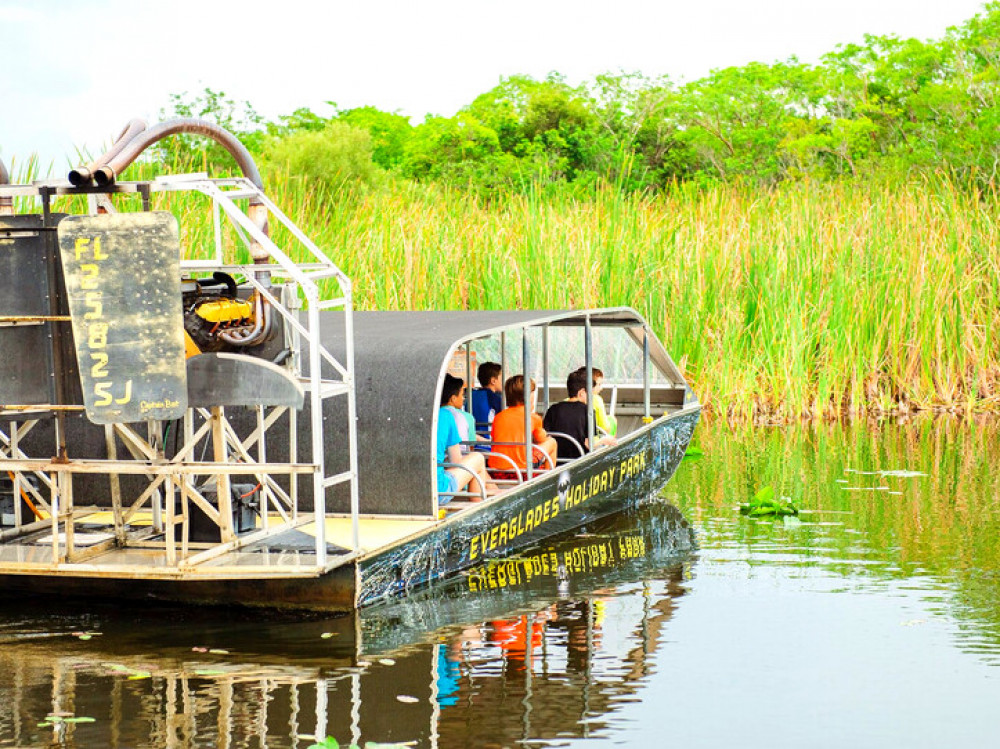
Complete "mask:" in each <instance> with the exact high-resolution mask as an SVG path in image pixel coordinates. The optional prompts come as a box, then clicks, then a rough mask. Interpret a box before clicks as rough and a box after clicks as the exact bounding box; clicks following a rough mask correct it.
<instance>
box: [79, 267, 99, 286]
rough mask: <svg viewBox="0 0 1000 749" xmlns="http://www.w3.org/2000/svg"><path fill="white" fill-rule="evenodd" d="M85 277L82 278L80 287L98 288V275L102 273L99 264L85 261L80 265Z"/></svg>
mask: <svg viewBox="0 0 1000 749" xmlns="http://www.w3.org/2000/svg"><path fill="white" fill-rule="evenodd" d="M80 271H81V272H82V273H83V277H82V278H81V279H80V288H81V289H83V290H84V291H87V290H88V289H96V288H97V277H98V276H100V275H101V269H100V267H99V266H97V265H94V264H93V263H85V264H84V265H81V266H80Z"/></svg>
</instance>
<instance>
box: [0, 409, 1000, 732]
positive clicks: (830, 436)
mask: <svg viewBox="0 0 1000 749" xmlns="http://www.w3.org/2000/svg"><path fill="white" fill-rule="evenodd" d="M696 442H697V444H698V445H699V447H700V448H701V449H702V450H703V452H704V454H703V456H702V457H699V458H691V459H687V460H685V461H684V463H683V464H682V466H681V468H680V469H679V471H678V473H677V475H676V476H675V478H674V480H673V481H672V482H671V483H670V484H669V485H668V486H667V487H666V489H665V490H664V492H663V494H662V498H660V499H658V500H657V501H655V502H652V503H650V504H647V505H645V506H644V507H642V508H641V509H640V510H638V511H636V512H632V513H628V514H626V515H623V516H620V517H618V518H616V519H614V520H610V521H608V522H604V523H600V524H597V525H594V526H592V527H589V528H587V529H585V530H584V531H583V532H581V533H578V534H575V535H574V536H573V537H570V538H566V539H561V540H559V541H558V542H557V543H555V544H552V545H549V546H546V547H544V548H539V549H536V550H532V551H531V552H528V553H526V554H524V555H521V556H520V557H518V558H516V559H512V560H504V561H503V562H502V563H498V564H497V565H495V568H494V569H493V571H492V572H491V573H490V574H489V575H487V576H480V577H477V578H461V579H458V580H455V581H453V582H451V583H450V584H448V585H445V586H441V587H438V588H436V589H434V590H433V591H428V592H424V593H421V594H420V595H417V596H414V597H413V598H412V599H411V600H408V601H406V602H404V603H401V604H398V605H393V606H391V607H384V608H378V609H374V610H369V611H366V612H364V613H363V615H362V616H360V617H355V616H348V617H340V618H336V619H310V620H302V619H275V618H273V617H265V616H261V615H260V614H258V613H253V612H206V611H190V610H187V611H185V610H168V609H147V608H142V607H133V608H129V609H119V608H116V607H99V606H96V605H95V606H93V607H85V608H83V609H80V608H76V609H72V610H67V609H65V608H63V607H62V606H61V605H60V604H59V602H49V603H48V604H46V605H40V604H37V603H28V602H25V601H11V600H8V601H5V604H4V606H3V609H2V612H0V746H74V747H84V746H86V747H91V746H93V747H105V746H113V747H139V746H171V747H189V746H191V747H193V746H199V747H200V746H204V747H217V746H228V747H263V746H268V747H293V746H294V747H300V748H301V747H307V746H310V745H311V744H312V743H313V742H314V741H315V737H316V736H321V737H327V736H330V737H336V738H337V739H338V740H339V741H340V742H341V745H345V744H348V743H350V742H357V743H359V744H361V745H364V744H365V743H366V742H398V743H401V744H405V745H411V746H426V747H452V746H455V747H465V746H469V747H480V746H512V747H513V746H531V747H535V746H537V747H548V746H553V747H554V746H577V745H584V744H586V745H597V746H601V745H616V746H638V747H643V746H656V747H659V746H683V747H721V746H743V747H803V746H808V747H827V746H829V747H842V746H852V747H868V746H872V747H876V746H877V747H885V746H906V747H941V746H949V747H950V746H963V747H967V746H972V747H979V746H984V747H986V746H993V745H995V743H996V737H997V736H998V735H1000V718H998V717H997V715H996V709H995V706H996V704H997V703H998V701H1000V668H998V666H1000V586H998V571H1000V540H998V534H997V527H998V520H1000V507H998V505H1000V500H998V496H1000V492H998V489H1000V478H998V473H1000V471H998V469H997V467H1000V434H998V427H997V425H996V424H993V423H989V422H987V423H984V424H976V423H972V424H970V423H958V422H955V421H948V420H939V421H932V420H924V421H920V422H917V423H911V424H903V425H897V424H882V425H872V424H866V425H858V426H848V427H845V426H842V425H832V426H821V427H817V428H806V427H793V428H761V429H756V430H753V431H745V430H743V431H732V430H729V429H727V428H726V427H724V426H722V425H719V424H702V425H700V426H699V427H698V431H697V437H696ZM765 486H771V487H772V488H773V489H774V491H775V494H776V496H779V497H787V498H788V499H789V500H791V501H792V502H794V503H795V504H796V505H797V506H799V507H800V508H802V512H801V514H800V515H799V516H798V517H795V518H786V519H782V520H752V519H749V518H747V517H744V516H742V515H740V513H739V505H740V504H741V503H743V502H746V501H747V500H748V499H749V498H750V497H751V496H753V494H754V493H756V492H757V491H758V490H759V489H761V488H762V487H765ZM692 536H693V541H694V542H693V543H692ZM87 633H90V634H89V635H88V634H87ZM53 713H56V714H57V715H56V717H61V718H71V717H78V718H79V717H85V718H93V722H85V723H65V722H56V723H52V722H51V721H46V720H45V719H46V716H47V715H50V714H53ZM39 723H47V724H46V725H43V726H39V725H38V724H39Z"/></svg>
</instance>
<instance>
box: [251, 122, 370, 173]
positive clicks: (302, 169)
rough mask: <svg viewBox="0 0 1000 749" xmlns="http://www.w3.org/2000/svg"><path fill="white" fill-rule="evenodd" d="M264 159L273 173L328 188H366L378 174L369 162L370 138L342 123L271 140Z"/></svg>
mask: <svg viewBox="0 0 1000 749" xmlns="http://www.w3.org/2000/svg"><path fill="white" fill-rule="evenodd" d="M265 160H266V162H267V164H268V166H269V167H270V168H271V169H272V170H274V171H278V172H283V173H286V174H288V175H290V176H292V177H293V178H296V179H302V180H307V181H310V182H312V183H315V184H318V185H325V186H328V187H332V188H336V187H339V186H342V185H344V184H345V183H360V184H365V185H370V184H373V183H375V182H377V181H378V180H379V179H380V178H381V175H382V171H381V169H379V168H378V166H376V165H375V163H374V162H373V161H372V139H371V135H370V134H369V133H368V132H367V131H366V130H361V129H359V128H356V127H352V126H351V125H348V124H346V123H343V122H330V123H328V124H327V125H326V127H324V128H323V129H322V130H317V131H309V130H302V131H299V132H295V133H292V134H291V135H289V136H287V137H285V138H282V139H274V140H272V141H271V142H270V143H269V146H268V148H267V151H266V154H265Z"/></svg>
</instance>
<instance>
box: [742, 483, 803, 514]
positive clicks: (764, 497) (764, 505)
mask: <svg viewBox="0 0 1000 749" xmlns="http://www.w3.org/2000/svg"><path fill="white" fill-rule="evenodd" d="M740 512H741V513H743V514H744V515H747V516H749V517H752V518H759V517H769V516H774V517H784V516H785V515H798V514H799V509H798V508H797V507H796V506H795V505H793V504H792V503H791V502H782V501H780V500H777V499H775V498H774V489H773V488H772V487H770V486H765V487H764V488H763V489H761V490H760V491H758V492H757V493H756V494H755V495H754V496H753V499H751V500H750V502H749V503H748V504H745V505H740Z"/></svg>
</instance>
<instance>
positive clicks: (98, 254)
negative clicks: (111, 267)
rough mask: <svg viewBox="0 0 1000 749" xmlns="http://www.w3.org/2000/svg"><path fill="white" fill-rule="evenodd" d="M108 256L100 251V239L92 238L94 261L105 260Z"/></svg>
mask: <svg viewBox="0 0 1000 749" xmlns="http://www.w3.org/2000/svg"><path fill="white" fill-rule="evenodd" d="M107 259H108V256H107V255H105V254H104V253H103V252H102V251H101V238H100V237H94V260H107Z"/></svg>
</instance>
